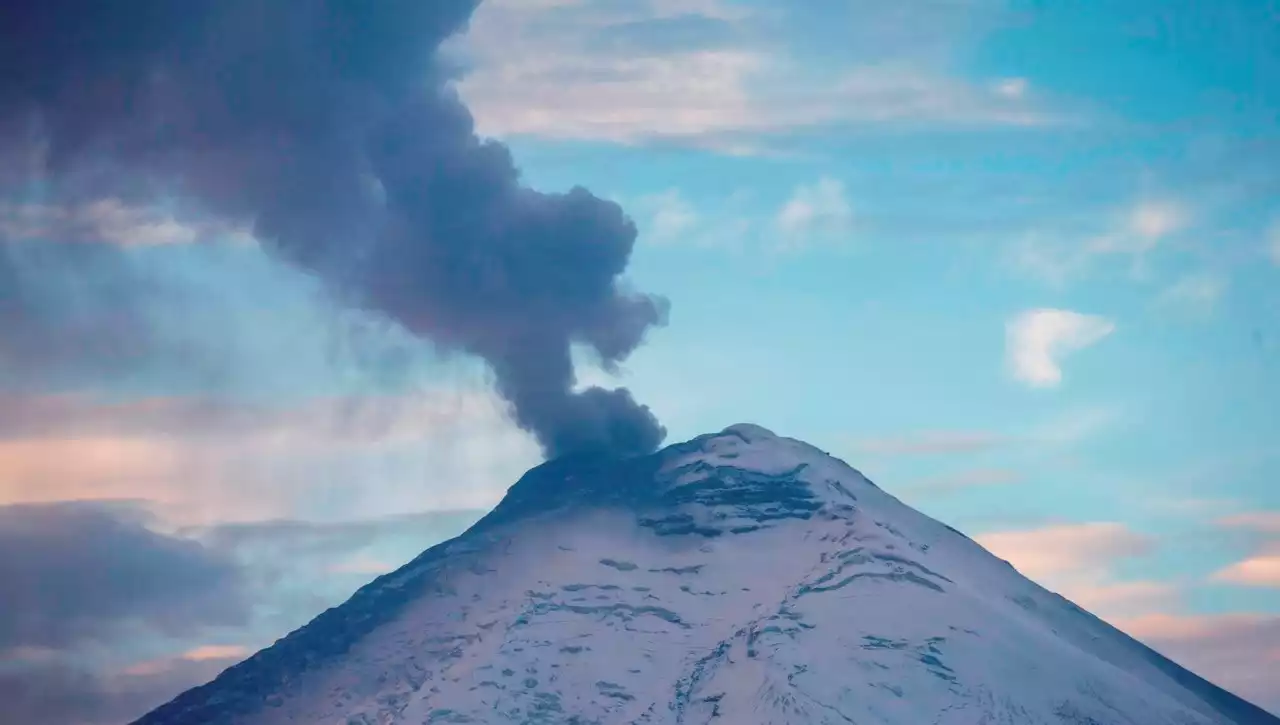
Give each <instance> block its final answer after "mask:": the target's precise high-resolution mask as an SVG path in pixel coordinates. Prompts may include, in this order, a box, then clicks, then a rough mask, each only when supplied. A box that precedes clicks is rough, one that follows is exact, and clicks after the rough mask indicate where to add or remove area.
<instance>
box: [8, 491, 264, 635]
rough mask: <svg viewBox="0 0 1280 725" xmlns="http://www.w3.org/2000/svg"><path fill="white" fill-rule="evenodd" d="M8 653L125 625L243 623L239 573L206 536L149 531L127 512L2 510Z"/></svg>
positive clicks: (53, 507)
mask: <svg viewBox="0 0 1280 725" xmlns="http://www.w3.org/2000/svg"><path fill="white" fill-rule="evenodd" d="M0 549H2V550H4V551H7V552H11V553H12V554H14V555H11V556H5V557H3V559H2V560H0V590H3V593H4V596H3V598H2V600H0V601H2V604H0V650H8V649H14V648H19V647H37V648H57V649H65V648H70V647H72V646H74V645H77V644H78V643H81V642H83V641H87V640H97V639H103V638H107V637H109V636H110V635H111V634H112V633H113V632H115V631H116V630H118V629H119V628H121V627H123V626H126V625H133V626H137V625H142V626H145V627H147V628H151V629H154V630H156V631H159V632H163V633H168V634H178V635H181V634H190V633H192V632H198V631H199V629H200V628H201V627H204V626H209V625H214V624H224V625H226V624H231V625H234V624H241V623H243V621H244V619H245V616H246V613H247V603H246V601H247V600H246V592H245V591H243V589H242V588H241V585H242V581H241V579H240V571H239V570H238V568H237V567H236V565H235V564H234V563H233V562H232V561H230V560H229V559H227V558H225V557H222V556H220V555H219V554H218V553H217V552H215V551H211V550H209V549H207V548H205V547H204V546H202V545H201V544H199V543H198V542H195V541H192V540H189V539H184V538H178V537H173V536H166V535H163V534H159V533H156V532H155V531H152V530H150V529H148V528H147V527H146V526H145V525H144V523H143V519H141V518H139V516H138V513H137V512H136V511H133V510H129V509H121V508H118V507H117V508H111V507H104V506H93V505H85V504H71V503H58V504H44V505H15V506H4V507H0Z"/></svg>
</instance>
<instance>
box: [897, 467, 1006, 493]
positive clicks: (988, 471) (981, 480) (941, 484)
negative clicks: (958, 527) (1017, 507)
mask: <svg viewBox="0 0 1280 725" xmlns="http://www.w3.org/2000/svg"><path fill="white" fill-rule="evenodd" d="M1022 479H1023V476H1022V474H1020V473H1018V472H1017V471H1013V470H1010V469H1007V468H971V469H968V470H964V471H959V472H956V473H949V474H944V475H941V476H935V477H932V478H928V479H924V480H921V481H916V482H914V483H910V484H908V485H907V486H905V487H903V491H904V492H907V493H911V494H915V495H942V494H949V493H955V492H957V491H964V490H967V489H971V488H984V487H987V486H1004V485H1008V484H1012V483H1019V482H1020V481H1022Z"/></svg>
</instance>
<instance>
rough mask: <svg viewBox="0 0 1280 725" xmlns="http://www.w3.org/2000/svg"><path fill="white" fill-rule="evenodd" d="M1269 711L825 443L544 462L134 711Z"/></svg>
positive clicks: (350, 718)
mask: <svg viewBox="0 0 1280 725" xmlns="http://www.w3.org/2000/svg"><path fill="white" fill-rule="evenodd" d="M710 722H714V723H725V724H726V725H754V724H756V723H759V724H762V725H763V724H766V723H768V724H776V725H782V724H784V723H790V724H792V725H808V724H813V725H819V724H823V725H825V724H828V723H830V724H837V723H838V724H848V723H858V724H859V725H891V724H892V725H898V724H901V725H921V724H926V723H933V724H936V725H958V724H960V723H964V724H966V725H970V724H977V723H986V724H988V725H996V724H999V723H1008V724H1010V725H1037V724H1040V723H1044V724H1046V725H1048V724H1053V725H1063V724H1078V725H1202V724H1203V725H1208V724H1210V723H1213V724H1227V723H1233V724H1236V725H1264V724H1266V725H1280V719H1277V718H1274V717H1272V716H1271V715H1268V714H1267V713H1265V712H1264V711H1262V710H1260V709H1258V708H1256V707H1254V706H1252V705H1250V704H1248V703H1246V702H1244V701H1243V700H1241V699H1239V698H1236V697H1234V696H1233V695H1231V694H1229V693H1227V692H1225V691H1223V690H1221V689H1219V688H1217V687H1215V686H1213V685H1211V684H1210V683H1208V682H1206V681H1204V680H1202V679H1200V678H1198V677H1196V676H1195V675H1193V674H1191V673H1190V672H1187V671H1186V670H1184V669H1182V668H1180V667H1178V666H1177V665H1176V664H1174V663H1172V662H1170V661H1168V660H1167V659H1165V658H1163V657H1161V656H1160V655H1158V654H1156V653H1155V652H1153V651H1151V650H1150V649H1147V648H1146V647H1144V646H1142V645H1141V644H1139V643H1137V642H1136V641H1134V640H1132V639H1130V638H1129V637H1127V636H1125V635H1124V634H1122V633H1121V632H1119V631H1117V630H1115V629H1114V628H1112V627H1110V626H1109V625H1107V624H1105V623H1103V622H1101V621H1100V620H1098V619H1096V618H1094V617H1093V616H1091V615H1089V614H1088V613H1086V612H1084V611H1082V610H1080V609H1079V608H1077V607H1075V606H1074V605H1072V604H1071V603H1070V602H1068V601H1066V600H1065V599H1063V598H1061V597H1059V596H1057V595H1054V594H1051V593H1049V592H1047V591H1045V590H1043V589H1041V588H1040V587H1038V586H1036V585H1035V584H1033V583H1031V582H1030V581H1028V580H1026V579H1025V578H1023V577H1022V576H1021V575H1019V574H1018V573H1017V572H1016V571H1014V569H1013V568H1012V567H1010V566H1009V565H1008V564H1007V563H1005V562H1003V561H1001V560H999V559H996V558H995V557H993V556H991V555H990V554H989V553H987V552H986V551H985V550H983V549H982V548H981V547H979V546H978V545H977V544H975V543H974V542H973V541H971V540H969V539H968V538H966V537H964V536H963V535H962V534H960V533H958V532H956V531H954V530H952V529H950V528H949V527H946V526H944V525H942V524H939V523H937V522H936V521H933V520H932V519H929V518H927V517H925V516H923V515H922V514H919V513H918V512H916V511H914V510H912V509H910V508H909V507H907V506H905V505H903V504H901V503H900V502H898V501H897V500H896V499H894V498H893V497H891V496H889V495H887V494H886V493H884V492H883V491H881V490H880V489H879V488H877V487H876V486H875V485H873V484H872V483H870V482H869V481H867V480H866V479H865V478H863V477H862V476H861V475H860V474H859V473H857V472H856V471H854V470H853V469H851V468H849V467H848V466H846V465H845V464H843V463H842V462H840V461H838V460H836V459H834V458H831V457H829V456H827V455H826V454H824V453H822V452H821V451H818V450H817V449H815V448H812V447H810V446H808V445H805V444H803V443H800V442H798V441H793V440H790V439H786V438H780V437H777V436H775V435H773V434H772V433H770V432H768V431H766V430H764V429H762V428H758V427H756V426H748V425H739V426H733V427H731V428H729V429H726V430H725V431H723V432H722V433H720V434H716V435H708V436H702V437H700V438H697V439H694V440H693V441H690V442H688V443H684V444H680V445H676V446H672V447H670V448H667V449H665V450H663V451H660V452H659V453H657V454H654V455H652V456H646V457H641V458H633V459H629V460H625V461H612V460H602V459H572V460H565V459H562V460H558V461H553V462H551V463H548V464H545V465H543V466H540V467H538V468H535V469H534V470H532V471H530V472H529V473H528V474H526V475H525V477H524V478H522V479H521V480H520V481H519V482H518V483H517V484H516V485H515V486H513V487H512V489H511V490H510V492H509V493H508V495H507V497H506V498H505V499H504V500H503V502H502V503H501V504H500V505H499V506H498V507H497V508H496V509H495V510H494V511H493V512H492V513H491V514H490V515H489V516H487V517H485V519H483V520H482V521H480V522H479V523H478V524H477V525H476V526H475V527H473V528H472V529H471V530H470V531H468V532H467V533H465V534H463V535H462V536H460V537H458V538H456V539H454V540H452V541H449V542H445V543H443V544H440V545H439V546H436V547H433V548H432V549H430V550H428V551H427V552H425V553H424V554H423V555H422V556H420V557H419V558H418V559H416V560H414V561H413V562H411V563H409V564H408V565H406V566H405V567H403V568H402V569H400V570H399V571H397V572H395V573H393V574H389V575H386V576H383V577H380V578H379V579H377V580H376V581H374V582H373V583H371V584H369V585H368V586H366V587H364V588H363V589H361V590H360V591H359V592H357V593H356V594H355V596H353V597H352V598H351V600H349V601H348V602H346V603H345V604H343V605H342V606H340V607H337V608H335V609H331V610H329V611H328V612H325V613H324V614H322V615H320V616H319V617H317V618H316V619H315V620H314V621H313V622H312V623H310V624H308V625H307V626H306V627H304V628H302V629H300V630H298V631H297V632H294V633H292V634H291V635H289V636H288V637H286V638H284V639H283V640H280V641H279V642H277V643H276V644H275V645H273V646H272V647H269V648H267V649H265V650H263V651H262V652H259V653H258V654H256V655H254V656H253V657H252V658H250V659H249V660H247V661H245V662H243V663H241V664H239V665H237V666H236V667H233V668H231V669H229V670H227V671H226V672H225V673H223V674H222V675H221V676H219V677H218V678H217V679H216V680H214V681H213V682H212V683H210V684H208V685H205V686H203V687H199V688H196V689H194V690H191V691H189V692H187V693H184V694H183V695H181V696H179V697H178V698H176V699H175V700H174V701H173V702H171V703H169V704H167V705H165V706H163V707H161V708H159V709H157V710H156V711H154V712H152V713H151V714H149V715H147V716H145V717H143V718H142V719H141V720H139V721H138V725H205V724H214V723H217V724H229V723H235V724H237V725H276V724H278V723H308V724H320V723H325V724H328V723H337V724H341V725H374V724H375V723H376V724H378V725H386V724H390V723H414V725H418V724H421V723H577V724H579V725H586V724H588V723H600V724H602V725H603V724H605V723H652V724H655V725H657V724H659V723H661V724H664V725H666V724H675V723H710Z"/></svg>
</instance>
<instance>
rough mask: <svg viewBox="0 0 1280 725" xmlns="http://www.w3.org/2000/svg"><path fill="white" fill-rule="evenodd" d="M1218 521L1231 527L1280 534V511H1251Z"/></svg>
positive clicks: (1226, 526)
mask: <svg viewBox="0 0 1280 725" xmlns="http://www.w3.org/2000/svg"><path fill="white" fill-rule="evenodd" d="M1216 523H1217V524H1218V525H1219V526H1222V527H1224V528H1229V529H1244V530H1247V531H1257V532H1261V533H1268V534H1271V533H1274V534H1280V511H1250V512H1248V513H1242V514H1233V515H1231V516H1224V517H1222V518H1220V519H1218V520H1217V521H1216Z"/></svg>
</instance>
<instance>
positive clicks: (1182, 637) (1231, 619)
mask: <svg viewBox="0 0 1280 725" xmlns="http://www.w3.org/2000/svg"><path fill="white" fill-rule="evenodd" d="M1116 624H1117V625H1118V626H1120V628H1121V629H1123V630H1124V631H1126V632H1128V633H1129V634H1131V635H1133V636H1134V637H1137V638H1138V639H1140V640H1142V641H1143V642H1144V643H1146V644H1147V645H1149V646H1151V647H1152V648H1154V649H1155V650H1157V651H1159V652H1160V653H1161V654H1163V655H1165V656H1166V657H1169V658H1170V659H1173V660H1175V661H1177V662H1179V663H1180V664H1182V665H1183V666H1185V667H1188V668H1190V669H1191V670H1193V671H1195V672H1196V673H1199V674H1201V675H1203V676H1205V677H1207V678H1209V679H1210V680H1211V681H1213V682H1215V683H1216V684H1218V685H1220V686H1222V687H1225V688H1226V689H1228V690H1229V691H1231V692H1233V693H1235V694H1237V695H1240V696H1241V697H1244V698H1245V699H1246V700H1249V701H1250V702H1253V703H1255V704H1257V705H1259V706H1261V707H1264V708H1268V709H1270V710H1271V711H1272V712H1280V688H1277V687H1276V672H1277V671H1280V670H1278V669H1277V663H1280V617H1277V616H1275V615H1267V614H1216V615H1191V614H1148V615H1143V616H1135V617H1130V618H1126V619H1123V620H1118V621H1117V622H1116Z"/></svg>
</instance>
